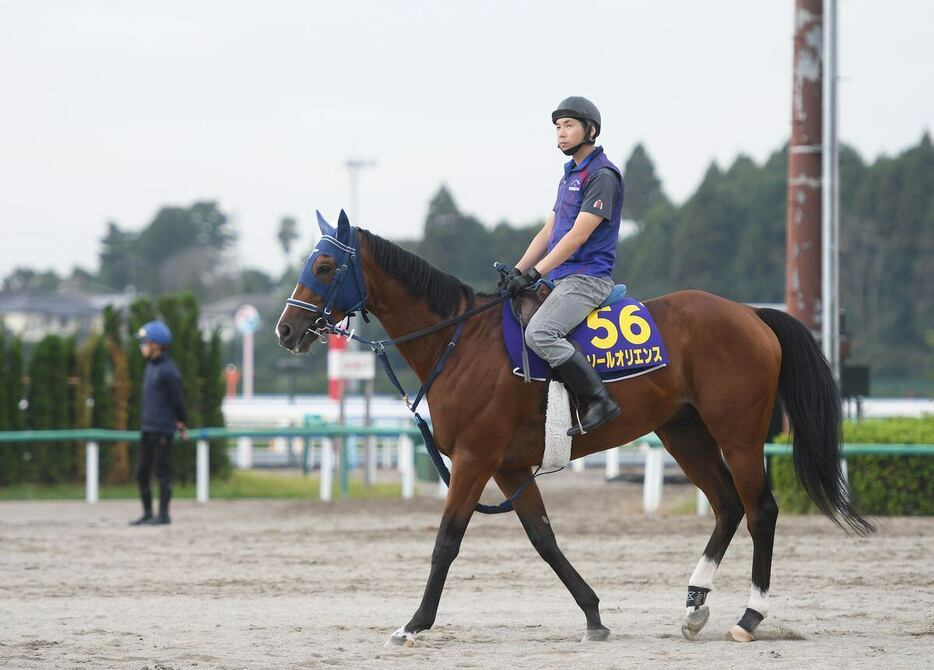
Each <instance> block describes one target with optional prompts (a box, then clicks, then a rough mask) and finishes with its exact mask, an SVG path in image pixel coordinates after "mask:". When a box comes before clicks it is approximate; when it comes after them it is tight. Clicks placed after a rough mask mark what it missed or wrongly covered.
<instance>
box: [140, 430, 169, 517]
mask: <svg viewBox="0 0 934 670" xmlns="http://www.w3.org/2000/svg"><path fill="white" fill-rule="evenodd" d="M153 464H155V466H156V477H157V478H158V479H159V513H160V514H168V512H169V501H170V500H171V499H172V436H171V435H166V434H165V433H143V434H142V435H141V436H140V442H139V461H137V463H136V481H137V483H138V484H139V495H140V498H142V500H143V511H144V512H145V513H146V514H152V489H151V488H150V486H149V480H150V478H151V477H152V468H153Z"/></svg>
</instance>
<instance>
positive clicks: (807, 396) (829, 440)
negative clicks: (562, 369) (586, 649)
mask: <svg viewBox="0 0 934 670" xmlns="http://www.w3.org/2000/svg"><path fill="white" fill-rule="evenodd" d="M319 225H320V227H321V231H322V235H323V236H322V238H321V240H320V241H319V243H318V244H317V245H316V247H315V249H314V250H313V251H312V253H311V255H310V256H309V257H308V259H307V262H306V263H305V266H304V269H303V271H302V275H301V277H300V279H299V282H298V284H297V285H296V286H295V289H294V291H293V293H292V297H291V298H290V299H289V300H288V301H287V303H288V304H287V305H286V308H285V310H284V311H283V313H282V316H281V317H280V318H279V321H278V323H277V324H276V336H277V337H278V340H279V343H280V344H281V345H282V346H283V347H284V348H286V349H289V350H291V351H292V352H294V353H303V352H306V351H308V349H309V347H310V346H311V345H312V343H313V342H315V341H317V340H318V339H323V335H324V334H325V333H326V332H333V329H334V327H335V325H336V324H337V323H338V322H340V321H341V320H342V319H343V318H344V316H345V315H346V314H348V313H353V312H356V311H360V310H366V311H368V312H371V313H372V314H373V315H374V316H376V317H377V318H378V319H379V321H380V322H381V323H382V325H383V327H384V329H385V330H386V333H387V334H388V335H389V336H390V337H391V338H397V337H399V336H402V335H405V334H407V333H411V332H412V331H416V330H420V329H425V328H429V327H431V326H433V325H436V324H439V323H442V322H444V321H445V320H446V319H449V318H450V317H453V316H456V315H458V314H462V313H464V311H465V310H467V309H470V308H472V307H475V306H477V305H479V306H481V307H482V305H483V304H485V303H489V302H491V301H493V300H494V299H495V296H485V295H480V294H475V293H474V291H473V290H472V289H471V288H470V287H469V286H467V285H466V284H464V283H462V282H461V281H460V280H458V279H456V278H455V277H453V276H451V275H449V274H446V273H444V272H442V271H441V270H438V269H436V268H434V267H432V266H431V265H430V264H429V263H428V262H426V261H425V260H424V259H422V258H421V257H419V256H417V255H416V254H414V253H411V252H409V251H407V250H404V249H402V248H401V247H399V246H397V245H395V244H393V243H391V242H389V241H387V240H384V239H382V238H380V237H379V236H377V235H375V234H373V233H370V232H368V231H366V230H362V229H358V228H352V227H351V226H350V223H349V221H348V220H347V217H346V215H345V214H344V213H343V212H341V215H340V219H339V222H338V226H337V228H336V229H335V228H333V227H331V226H330V225H329V224H327V222H325V221H324V219H323V218H321V216H320V214H319ZM644 304H645V308H646V309H647V310H648V311H649V312H650V313H651V315H652V317H653V318H654V320H655V323H656V326H657V328H658V329H659V330H660V331H661V334H662V338H663V340H664V342H665V345H666V347H667V349H668V353H669V358H670V360H671V363H670V364H669V365H668V366H667V367H664V368H662V369H660V370H658V371H655V372H652V373H651V374H647V375H642V376H639V377H634V378H631V379H629V380H626V381H622V382H618V383H614V384H610V385H609V386H608V388H609V391H610V393H611V394H612V396H613V398H614V399H615V400H616V402H617V403H618V404H619V406H620V408H621V409H622V413H621V415H620V416H619V417H618V418H617V419H615V420H613V421H611V422H609V423H607V424H605V425H603V426H601V427H600V428H598V429H596V430H594V431H592V432H590V433H587V434H585V435H581V436H577V437H575V438H574V439H573V443H572V451H571V458H572V459H576V458H583V457H584V456H586V455H588V454H592V453H595V452H598V451H603V450H605V449H609V448H612V447H616V446H618V445H621V444H627V443H629V442H631V441H633V440H635V439H637V438H639V437H640V436H642V435H645V434H647V433H649V432H651V431H654V432H655V433H656V434H657V435H658V436H659V438H661V441H662V443H663V444H664V446H665V448H666V449H667V450H668V452H669V453H671V455H672V456H673V457H674V459H675V460H676V461H677V462H678V464H679V465H680V466H681V469H682V470H683V471H684V473H685V474H686V475H687V476H688V477H689V478H690V480H691V481H692V482H693V483H694V484H695V485H696V486H697V487H698V488H700V489H701V490H702V491H703V492H704V494H705V495H706V496H707V499H708V500H709V502H710V506H711V508H712V509H713V511H714V514H715V518H716V521H715V523H714V528H713V532H712V533H711V536H710V539H709V541H708V542H707V545H706V547H705V548H704V550H703V553H702V555H701V557H700V559H699V561H698V563H697V566H696V568H695V569H694V572H693V573H692V574H691V576H690V578H689V580H688V595H687V606H686V612H685V615H684V619H683V621H682V626H681V628H682V633H683V634H684V635H685V637H687V638H689V639H693V638H694V637H695V636H696V635H697V634H698V633H699V632H700V630H701V629H702V628H703V626H704V625H705V624H706V623H707V619H708V617H709V610H708V606H707V605H706V604H705V603H706V598H707V594H708V593H709V592H710V590H711V589H712V588H713V580H714V575H715V573H716V571H717V568H718V566H719V564H720V561H721V559H722V558H723V555H724V553H725V552H726V550H727V547H728V546H729V544H730V541H731V539H732V538H733V534H734V533H735V531H736V529H737V527H738V526H739V523H740V521H741V520H742V518H743V516H744V515H745V517H746V524H747V527H748V529H749V533H750V535H751V537H752V542H753V558H752V577H751V582H752V585H751V593H750V596H749V600H748V603H747V607H746V610H745V612H744V613H743V615H742V617H741V618H740V619H739V621H738V622H737V624H736V625H734V626H733V627H732V628H731V630H730V631H729V636H730V637H732V639H734V640H736V641H738V642H748V641H751V640H753V639H755V637H754V632H755V630H756V627H757V626H758V624H759V623H760V622H761V621H762V619H763V618H764V617H765V616H766V615H767V614H768V610H769V601H768V598H769V580H770V576H771V565H772V546H773V541H774V536H775V522H776V518H777V516H778V506H777V505H776V502H775V499H774V497H773V496H772V492H771V490H770V487H769V484H768V480H767V478H766V470H765V463H764V458H763V447H764V442H765V438H766V434H767V430H768V425H769V420H770V417H771V414H772V409H773V404H774V402H775V398H776V394H778V395H780V397H781V399H782V401H783V402H784V406H785V408H786V411H787V413H788V418H789V423H790V425H791V428H792V431H793V433H794V446H793V460H794V466H795V471H796V473H797V476H798V479H799V480H800V482H801V484H802V485H803V487H804V489H805V490H806V491H807V493H808V494H809V496H810V497H811V499H812V500H813V501H814V502H815V503H816V504H817V506H818V507H819V508H820V509H821V511H822V512H823V513H824V514H826V515H827V516H828V517H829V518H831V519H833V520H834V522H835V523H837V524H838V525H841V526H843V525H844V524H846V526H848V527H849V528H852V529H853V530H854V531H856V532H857V533H859V534H866V533H869V532H871V531H872V530H873V529H872V526H871V525H870V524H869V522H867V521H866V520H865V519H863V518H862V517H861V516H860V514H859V513H858V512H857V511H856V510H855V509H854V507H853V506H852V505H851V502H850V500H849V496H848V493H847V489H846V485H845V482H844V480H843V477H842V475H841V467H840V459H839V425H840V405H839V401H838V395H837V390H836V385H835V383H834V380H833V376H832V374H831V371H830V368H829V366H828V364H827V361H826V359H825V358H824V357H823V355H822V353H821V351H820V348H819V347H818V346H817V343H816V342H815V340H814V338H813V337H812V335H811V333H810V332H809V331H808V330H807V328H806V327H805V326H804V325H803V324H801V323H800V322H799V321H797V320H796V319H794V318H793V317H791V316H788V315H787V314H785V313H783V312H780V311H777V310H773V309H754V308H752V307H749V306H746V305H742V304H739V303H736V302H732V301H730V300H726V299H724V298H720V297H718V296H715V295H712V294H709V293H705V292H702V291H694V290H689V291H678V292H675V293H671V294H668V295H665V296H662V297H659V298H655V299H652V300H648V301H646V302H645V303H644ZM366 311H364V315H365V314H366ZM454 329H455V326H454V325H453V324H452V325H450V326H449V327H447V328H444V329H442V330H440V331H438V332H433V333H431V334H429V335H426V336H424V337H420V338H418V339H413V340H408V341H406V342H404V343H400V344H399V345H398V347H399V351H400V353H401V354H402V356H403V357H404V359H405V361H406V362H407V363H408V364H409V365H410V366H411V368H412V369H413V370H414V371H415V373H416V374H417V375H418V377H419V378H420V379H421V380H422V382H423V383H424V382H425V380H426V379H427V378H428V377H429V375H431V373H432V371H433V370H434V368H435V363H436V360H437V359H438V358H439V356H440V354H441V352H442V351H443V350H444V349H446V348H447V345H448V342H449V341H450V339H451V336H452V333H453V332H454ZM546 392H547V391H546V384H544V383H541V382H533V385H531V386H530V385H528V384H525V383H524V382H523V380H522V379H521V378H519V377H517V376H516V375H514V374H513V373H512V367H511V365H510V363H509V360H508V358H507V352H506V348H505V346H504V344H503V339H502V313H501V310H500V309H491V310H487V311H485V312H483V313H481V314H479V315H477V316H474V317H473V318H471V319H469V320H467V321H466V322H465V323H463V331H462V336H461V338H460V341H459V343H458V344H457V347H456V351H455V352H453V355H450V356H449V360H448V361H447V366H446V367H445V368H444V371H443V374H440V375H439V376H438V377H437V380H436V381H435V382H434V384H433V385H432V386H431V388H430V390H429V391H428V395H427V399H428V402H429V405H430V408H431V417H432V423H433V425H434V430H435V435H436V438H437V444H438V448H439V449H440V450H441V451H442V452H443V453H444V454H446V455H447V456H448V457H449V458H450V459H451V462H452V469H451V479H450V487H449V489H448V493H447V498H446V499H445V501H444V511H443V513H442V516H441V522H440V526H439V528H438V534H437V538H436V540H435V546H434V550H433V552H432V554H431V568H430V571H429V574H428V582H427V585H426V587H425V591H424V594H423V596H422V600H421V604H420V605H419V607H418V609H417V610H416V611H415V614H414V615H413V616H412V618H411V620H410V621H409V622H408V623H407V624H405V626H403V627H401V628H399V629H398V630H397V631H395V632H394V633H392V635H391V636H390V638H389V641H388V642H387V645H389V644H399V645H406V646H411V645H412V644H414V642H415V635H416V634H417V633H420V632H422V631H425V630H427V629H429V628H431V627H432V625H433V624H434V621H435V616H436V613H437V610H438V603H439V601H440V598H441V592H442V589H443V587H444V582H445V579H446V578H447V574H448V570H449V569H450V567H451V564H452V562H453V561H454V559H455V557H456V556H457V554H458V551H459V548H460V545H461V540H462V538H463V536H464V532H465V530H466V528H467V524H468V522H469V521H470V518H471V516H472V514H473V512H474V509H475V506H476V505H477V503H478V501H479V499H480V495H481V493H482V492H483V489H484V487H485V486H486V484H487V482H488V481H489V479H490V478H491V477H492V478H493V479H494V480H495V481H496V483H497V485H498V486H499V488H500V489H501V490H502V491H503V493H504V494H505V495H506V496H512V495H513V494H514V493H515V492H516V491H518V490H519V489H520V487H522V486H524V485H526V484H527V485H528V486H527V488H526V489H525V490H524V492H522V494H521V496H519V497H518V498H517V499H516V500H515V503H514V509H515V512H516V514H517V515H518V517H519V520H520V521H521V523H522V526H523V528H524V529H525V531H526V533H527V535H528V537H529V540H531V542H532V545H533V546H534V547H535V549H536V550H537V551H538V553H539V555H540V556H541V557H542V558H543V559H544V560H545V561H546V562H547V563H548V564H549V565H550V566H551V567H552V569H553V570H554V572H555V573H556V574H557V576H558V578H559V579H560V580H561V581H562V582H563V583H564V585H565V586H566V587H567V589H568V590H569V591H570V593H571V595H572V596H573V598H574V600H575V601H576V602H577V605H578V606H579V607H580V608H581V610H582V611H583V614H584V618H585V620H586V632H585V634H584V638H583V639H584V640H604V639H606V638H607V637H608V635H609V630H608V629H607V628H606V627H605V626H604V625H603V623H602V622H601V619H600V611H599V599H598V598H597V595H596V594H595V593H594V591H593V589H592V588H591V587H590V586H589V585H588V584H587V582H586V581H584V579H583V577H581V575H580V574H578V572H577V571H576V570H575V569H574V567H573V566H572V565H571V563H570V562H569V561H568V559H567V558H566V557H565V555H564V554H563V553H562V552H561V550H560V549H559V548H558V544H557V542H556V540H555V535H554V532H553V530H552V527H551V524H550V522H549V520H548V515H547V512H546V511H545V505H544V503H543V502H542V497H541V494H540V492H539V489H538V486H537V485H536V483H535V481H534V480H532V481H531V482H530V481H529V480H530V477H531V474H532V470H533V468H535V467H536V466H537V465H539V464H541V462H542V457H543V452H544V421H545V417H544V414H543V404H544V397H545V394H546Z"/></svg>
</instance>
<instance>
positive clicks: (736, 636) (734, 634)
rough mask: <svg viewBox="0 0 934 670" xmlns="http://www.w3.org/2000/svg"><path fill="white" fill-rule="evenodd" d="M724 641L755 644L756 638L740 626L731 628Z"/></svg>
mask: <svg viewBox="0 0 934 670" xmlns="http://www.w3.org/2000/svg"><path fill="white" fill-rule="evenodd" d="M726 639H728V640H733V642H755V640H756V636H755V635H753V634H752V633H750V632H749V631H748V630H746V629H745V628H743V627H742V626H740V625H736V626H733V627H732V628H731V629H730V632H729V633H727V636H726Z"/></svg>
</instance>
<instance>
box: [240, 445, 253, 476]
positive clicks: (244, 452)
mask: <svg viewBox="0 0 934 670" xmlns="http://www.w3.org/2000/svg"><path fill="white" fill-rule="evenodd" d="M237 467H238V468H240V469H241V470H249V469H250V468H252V467H253V438H252V437H238V438H237Z"/></svg>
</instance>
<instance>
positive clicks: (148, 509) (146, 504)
mask: <svg viewBox="0 0 934 670" xmlns="http://www.w3.org/2000/svg"><path fill="white" fill-rule="evenodd" d="M140 497H141V498H142V499H143V516H141V517H140V518H138V519H137V520H136V521H131V522H130V525H131V526H144V525H146V524H148V523H151V522H152V518H153V517H152V493H148V492H146V491H143V492H141V493H140Z"/></svg>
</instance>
